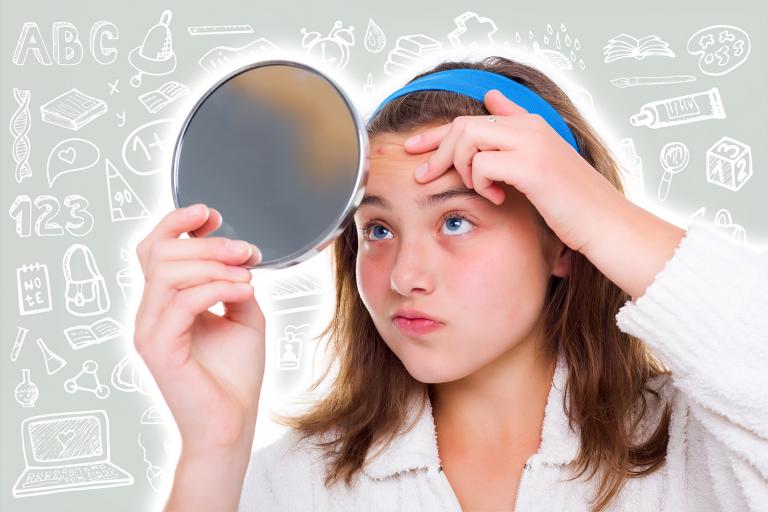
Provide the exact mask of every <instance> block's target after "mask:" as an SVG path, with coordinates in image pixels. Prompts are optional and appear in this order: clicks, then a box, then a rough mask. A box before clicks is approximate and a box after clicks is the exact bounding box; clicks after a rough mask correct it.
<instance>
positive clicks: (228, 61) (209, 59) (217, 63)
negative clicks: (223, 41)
mask: <svg viewBox="0 0 768 512" xmlns="http://www.w3.org/2000/svg"><path fill="white" fill-rule="evenodd" d="M277 49H278V47H277V46H276V45H275V44H274V43H272V42H270V41H269V40H268V39H265V38H263V37H260V38H259V39H256V40H255V41H251V42H250V43H248V44H246V45H245V46H240V47H237V48H233V47H231V46H217V47H216V48H212V49H211V50H209V51H207V52H206V53H205V55H203V56H202V57H200V60H198V61H197V63H198V64H199V65H200V67H201V68H203V69H204V70H205V72H206V73H216V72H218V71H219V70H221V69H222V68H229V67H232V66H234V65H235V64H236V63H238V62H241V61H247V60H256V59H258V58H259V57H260V56H261V55H262V54H263V53H265V52H271V51H273V50H277Z"/></svg>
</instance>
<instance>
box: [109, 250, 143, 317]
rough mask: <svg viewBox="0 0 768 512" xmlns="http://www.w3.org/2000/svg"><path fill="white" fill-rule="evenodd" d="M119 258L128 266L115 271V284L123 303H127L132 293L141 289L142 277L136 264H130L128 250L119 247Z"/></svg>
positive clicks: (132, 295)
mask: <svg viewBox="0 0 768 512" xmlns="http://www.w3.org/2000/svg"><path fill="white" fill-rule="evenodd" d="M120 259H121V260H123V261H124V262H125V263H128V266H126V267H123V268H121V269H120V270H118V271H117V272H116V273H115V279H116V280H117V286H118V287H119V288H120V295H122V297H123V303H124V304H126V305H129V304H130V303H131V300H132V299H133V297H134V293H136V292H137V291H139V290H141V288H142V286H143V284H144V277H143V276H142V275H141V272H139V271H137V269H136V268H135V267H136V266H135V265H133V264H132V258H131V257H130V256H129V254H128V251H126V250H125V249H124V248H122V247H121V248H120Z"/></svg>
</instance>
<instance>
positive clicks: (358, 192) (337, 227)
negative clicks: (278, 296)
mask: <svg viewBox="0 0 768 512" xmlns="http://www.w3.org/2000/svg"><path fill="white" fill-rule="evenodd" d="M270 65H285V66H293V67H297V68H301V69H304V70H305V71H309V72H311V73H315V74H317V75H319V76H320V77H321V78H324V79H325V80H326V81H327V82H328V83H329V84H330V85H331V86H332V87H334V89H336V92H337V93H338V94H339V96H340V97H341V98H342V100H343V101H344V103H345V105H346V107H347V110H348V111H349V113H350V115H351V116H352V120H353V123H354V125H355V130H356V132H357V142H358V147H359V148H360V151H359V155H358V163H357V172H356V179H355V187H354V190H355V192H354V194H353V195H352V196H351V197H350V199H349V201H348V202H347V204H346V205H345V206H344V209H343V211H342V212H341V213H340V214H339V216H338V217H336V219H335V220H334V221H333V223H332V224H333V229H331V230H329V231H326V232H325V233H324V234H321V235H320V236H319V237H318V238H317V239H315V240H313V241H312V242H311V243H310V244H309V246H310V247H309V248H308V249H305V250H304V251H303V253H301V254H296V253H294V255H288V256H286V257H283V258H280V259H278V260H274V261H272V262H270V263H267V264H264V263H263V262H259V263H258V264H256V265H253V266H251V265H243V266H245V267H246V268H249V269H254V268H258V269H261V268H274V269H281V268H288V267H291V266H294V265H298V264H299V263H302V262H304V261H306V260H308V259H310V258H312V257H313V256H316V255H317V254H319V253H321V252H322V251H323V250H324V249H325V248H326V247H327V246H328V245H329V244H330V243H331V242H333V241H334V240H335V239H336V238H338V237H339V236H340V235H341V234H342V233H343V232H344V230H345V229H346V228H347V226H349V224H351V223H352V221H353V216H354V214H355V211H356V210H357V208H358V206H360V202H361V201H362V199H363V195H364V194H365V185H366V183H367V182H368V163H369V155H370V143H369V140H368V131H367V125H366V124H365V123H363V121H362V118H361V117H360V114H359V112H358V111H357V109H356V108H355V106H354V104H353V103H352V100H351V98H350V97H349V95H348V94H347V93H346V92H345V91H344V90H343V89H342V88H341V86H340V85H339V83H338V82H337V81H336V80H334V79H333V78H332V77H331V76H329V74H328V73H326V72H323V71H321V70H320V69H318V68H317V67H315V66H312V65H310V64H308V63H305V62H301V61H298V60H290V59H268V60H261V61H256V62H251V63H248V64H245V65H243V66H240V67H238V68H236V69H234V70H233V71H230V72H229V73H227V74H225V75H224V76H223V77H222V78H220V79H219V80H217V81H216V82H215V83H214V84H213V85H212V86H210V87H209V88H208V89H207V90H206V91H205V93H204V94H203V95H202V96H201V97H200V98H199V99H198V100H197V101H196V102H195V103H194V105H193V106H192V108H191V110H190V111H189V113H188V114H187V116H186V118H185V119H184V122H183V123H182V125H181V129H180V130H179V135H178V136H177V138H176V143H175V144H174V146H173V157H172V159H171V195H172V196H173V204H174V206H175V207H176V208H181V207H182V206H181V205H180V204H179V197H178V196H179V195H178V184H179V183H178V170H179V158H180V156H181V155H180V153H181V146H182V144H183V142H184V135H185V134H186V132H187V128H188V127H189V123H190V121H191V120H192V118H193V117H194V115H195V114H196V113H197V110H198V108H199V107H200V105H202V104H203V102H204V101H205V100H206V99H208V97H209V96H210V95H211V94H213V93H214V92H215V91H216V90H217V89H218V88H219V87H220V86H221V85H223V84H224V83H226V82H227V81H229V80H230V79H232V78H234V77H236V76H237V75H240V74H242V73H245V72H247V71H250V70H252V69H256V68H260V67H263V66H270ZM214 233H215V232H214ZM187 234H188V235H189V236H190V237H193V238H198V237H197V235H195V234H194V233H193V232H191V231H189V232H187ZM249 242H252V243H255V241H253V240H250V241H249ZM255 245H257V246H258V244H255Z"/></svg>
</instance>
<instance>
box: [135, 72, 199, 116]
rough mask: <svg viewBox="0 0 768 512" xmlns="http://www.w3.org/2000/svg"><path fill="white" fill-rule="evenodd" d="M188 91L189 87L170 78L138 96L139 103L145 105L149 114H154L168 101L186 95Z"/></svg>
mask: <svg viewBox="0 0 768 512" xmlns="http://www.w3.org/2000/svg"><path fill="white" fill-rule="evenodd" d="M188 93H189V87H187V86H186V85H184V84H180V83H179V82H175V81H173V80H171V81H170V82H166V83H164V84H163V85H161V86H160V87H158V88H157V89H155V90H154V91H149V92H147V93H144V94H142V95H141V96H139V101H141V104H142V105H144V106H145V107H146V109H147V111H148V112H149V113H150V114H156V113H158V112H159V111H160V110H162V109H163V108H164V107H165V106H166V105H168V104H169V103H171V102H173V101H174V100H176V99H178V98H181V97H183V96H186V95H187V94H188Z"/></svg>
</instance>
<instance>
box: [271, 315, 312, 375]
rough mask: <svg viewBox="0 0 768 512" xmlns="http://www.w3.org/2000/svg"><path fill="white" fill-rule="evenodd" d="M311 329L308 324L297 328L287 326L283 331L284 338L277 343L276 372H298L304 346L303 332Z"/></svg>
mask: <svg viewBox="0 0 768 512" xmlns="http://www.w3.org/2000/svg"><path fill="white" fill-rule="evenodd" d="M309 327H311V325H310V324H303V325H299V326H295V325H288V326H286V327H285V329H284V330H283V332H284V334H285V335H284V336H282V337H280V338H279V339H278V342H277V359H278V361H277V369H278V370H298V369H299V366H300V364H301V353H302V348H303V345H304V342H305V340H304V336H305V333H304V332H303V331H304V330H306V329H307V328H309Z"/></svg>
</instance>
